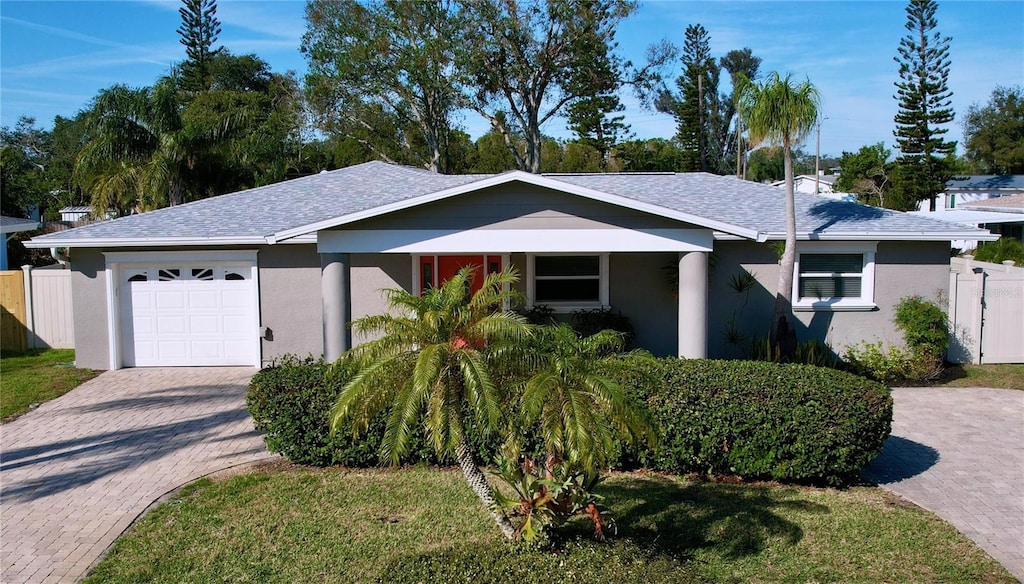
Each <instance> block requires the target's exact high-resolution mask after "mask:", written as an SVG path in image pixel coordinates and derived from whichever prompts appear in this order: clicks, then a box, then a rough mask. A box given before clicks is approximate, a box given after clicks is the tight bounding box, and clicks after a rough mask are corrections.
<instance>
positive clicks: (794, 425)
mask: <svg viewBox="0 0 1024 584" xmlns="http://www.w3.org/2000/svg"><path fill="white" fill-rule="evenodd" d="M327 371H328V366H327V365H325V364H324V363H323V362H319V361H309V360H307V361H299V360H296V359H287V360H284V361H282V362H281V363H279V364H277V365H275V366H273V367H270V368H267V369H264V370H263V371H260V372H259V373H257V374H256V375H255V376H254V377H253V379H252V382H251V383H250V387H249V394H248V398H247V403H248V406H249V411H250V412H251V413H252V416H253V419H254V420H255V423H256V428H257V430H259V431H261V432H263V433H264V434H265V438H266V442H267V446H268V448H269V449H270V450H271V451H273V452H280V453H282V454H284V455H285V456H287V457H288V458H289V459H291V460H292V461H294V462H298V463H302V464H310V465H317V466H327V465H335V464H340V465H346V466H373V465H377V464H379V461H378V459H377V448H378V446H379V445H380V437H381V435H382V434H383V426H384V420H383V418H381V419H379V420H377V421H376V423H374V424H373V425H372V426H371V429H370V431H369V432H368V433H367V434H366V435H365V436H363V437H362V438H361V439H359V440H352V438H351V434H350V433H349V432H347V431H342V432H339V433H338V434H336V435H335V436H330V434H329V432H328V429H327V413H328V411H329V410H330V408H331V406H332V405H333V403H334V401H335V399H336V398H337V395H338V393H339V391H340V389H341V386H342V385H343V383H344V379H343V376H335V378H333V380H332V378H331V377H330V376H328V375H327ZM614 376H615V377H616V378H617V379H618V381H619V382H620V383H621V384H622V385H624V386H625V387H628V388H630V389H631V391H635V392H636V393H637V395H638V397H640V398H641V399H642V401H644V402H646V403H647V405H648V407H650V408H651V411H652V413H653V414H654V417H655V419H656V420H657V421H658V424H659V427H660V430H661V445H660V447H659V448H658V450H657V451H640V452H629V451H624V452H623V453H622V456H621V457H620V467H623V468H630V467H634V466H636V465H642V466H646V467H647V468H650V469H653V470H657V471H662V472H669V473H676V474H685V473H692V472H697V473H713V474H735V475H740V476H744V477H749V478H770V479H776V480H785V481H797V482H814V483H828V484H842V483H844V482H846V481H849V480H850V479H852V478H854V477H856V475H857V473H858V472H859V471H860V469H862V468H863V467H864V466H866V465H867V464H868V463H869V462H870V461H871V459H872V458H874V457H875V455H877V454H878V452H879V451H880V450H881V448H882V444H883V442H884V441H885V439H886V438H887V437H888V436H889V430H890V425H891V420H892V399H891V397H890V395H889V392H888V390H887V389H886V388H885V387H884V386H882V385H881V384H878V383H875V382H873V381H869V380H867V379H864V378H862V377H858V376H855V375H852V374H849V373H845V372H842V371H837V370H834V369H825V368H820V367H813V366H809V365H785V364H777V363H766V362H754V361H706V360H678V359H657V360H651V359H644V358H639V357H634V356H628V355H627V356H623V357H621V358H620V359H619V360H618V361H617V364H616V367H615V373H614ZM470 435H471V442H472V444H473V446H474V448H475V450H476V451H477V453H478V454H479V455H480V457H481V459H482V460H491V457H492V455H493V454H494V452H496V450H497V447H498V444H497V443H496V442H495V441H493V440H492V441H490V442H488V441H485V440H483V439H481V438H480V437H479V433H478V432H474V431H470ZM407 462H410V463H415V462H424V463H428V464H437V463H448V462H450V461H447V460H439V459H438V458H437V456H436V455H435V454H434V452H433V450H432V449H431V448H430V446H429V444H428V443H427V441H426V439H425V438H424V436H423V435H422V434H420V435H418V436H417V437H416V439H415V440H414V446H413V448H412V449H411V451H410V454H409V457H408V459H407Z"/></svg>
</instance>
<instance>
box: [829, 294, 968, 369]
mask: <svg viewBox="0 0 1024 584" xmlns="http://www.w3.org/2000/svg"><path fill="white" fill-rule="evenodd" d="M893 322H894V323H895V324H896V327H897V328H899V329H900V330H901V331H903V342H904V344H905V345H906V348H900V347H889V348H888V349H885V348H883V346H882V343H881V342H874V343H868V342H861V343H859V344H856V345H852V346H849V347H847V348H846V352H845V354H844V356H843V357H844V359H845V361H846V368H847V369H849V370H850V371H852V372H854V373H856V374H858V375H863V376H864V377H868V378H870V379H874V380H876V381H880V382H882V383H886V384H893V383H903V382H907V381H928V380H931V379H935V378H936V377H938V376H939V374H941V373H942V366H943V362H944V356H945V354H946V348H947V347H949V323H948V320H947V318H946V313H945V312H943V310H942V308H940V307H939V306H938V305H937V304H935V303H934V302H932V301H930V300H924V299H923V298H921V297H920V296H908V297H906V298H902V299H901V300H900V301H899V303H897V304H896V315H895V317H894V318H893Z"/></svg>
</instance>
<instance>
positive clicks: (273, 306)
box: [29, 162, 993, 369]
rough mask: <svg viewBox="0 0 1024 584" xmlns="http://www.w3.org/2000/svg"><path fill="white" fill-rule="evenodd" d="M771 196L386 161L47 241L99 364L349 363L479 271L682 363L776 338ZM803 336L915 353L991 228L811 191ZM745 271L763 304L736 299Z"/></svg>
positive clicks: (766, 188)
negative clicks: (346, 356) (394, 322)
mask: <svg viewBox="0 0 1024 584" xmlns="http://www.w3.org/2000/svg"><path fill="white" fill-rule="evenodd" d="M783 209H784V201H783V197H779V194H778V190H777V189H775V188H774V187H772V186H770V185H762V184H757V183H753V182H748V181H743V180H739V179H736V178H732V177H721V176H715V175H711V174H706V173H685V174H678V173H637V174H560V175H558V174H556V175H535V174H528V173H524V172H518V171H513V172H506V173H502V174H496V175H457V176H453V175H442V174H435V173H431V172H427V171H425V170H420V169H415V168H408V167H402V166H396V165H391V164H386V163H382V162H369V163H365V164H360V165H357V166H352V167H349V168H344V169H340V170H335V171H331V172H322V173H320V174H317V175H313V176H308V177H304V178H299V179H294V180H290V181H286V182H281V183H278V184H274V185H268V186H264V187H259V188H254V189H250V190H246V191H241V192H236V193H231V194H226V195H222V196H219V197H213V198H209V199H204V200H201V201H196V202H193V203H188V204H185V205H179V206H175V207H170V208H165V209H160V210H157V211H153V212H150V213H144V214H140V215H133V216H130V217H124V218H120V219H115V220H112V221H106V222H103V223H96V224H92V225H88V226H84V227H79V228H76V229H70V230H67V231H63V232H60V233H54V234H49V235H44V236H40V237H37V238H35V239H33V240H31V242H29V245H30V246H32V247H38V248H58V250H57V251H58V253H61V254H62V255H67V256H68V257H69V258H70V264H71V269H72V271H73V274H72V278H73V301H74V313H75V335H76V338H75V346H76V350H77V361H78V364H79V366H83V367H92V368H98V369H108V368H109V369H117V368H119V367H130V366H188V365H252V366H260V365H261V364H265V363H267V362H269V361H272V360H274V359H275V358H277V357H280V356H281V355H284V354H288V353H295V354H300V355H306V354H310V353H312V354H314V355H324V356H325V357H327V358H328V359H333V358H335V357H337V356H338V355H340V354H341V353H342V352H343V351H345V350H346V349H347V348H348V347H350V346H351V345H352V343H353V342H356V343H358V342H360V339H359V338H355V339H353V338H351V331H350V329H349V328H348V327H347V326H346V324H347V323H348V322H349V321H351V320H353V319H356V318H359V317H362V316H365V315H369V314H377V313H380V312H382V311H384V310H385V309H386V303H385V301H384V299H383V297H382V295H381V293H380V290H381V289H384V288H403V289H405V290H408V291H410V292H412V293H419V292H420V291H421V290H422V289H424V287H427V286H432V285H434V284H436V283H438V282H440V281H443V280H444V279H445V278H446V277H448V276H449V275H450V274H452V273H454V271H456V270H457V269H458V268H459V267H460V266H464V265H469V264H472V265H476V266H480V267H482V269H487V270H497V269H500V268H501V267H503V266H508V265H512V266H515V267H516V268H517V269H518V270H519V272H520V274H521V275H522V279H521V281H520V283H519V284H518V286H519V291H520V292H521V293H522V294H523V296H524V297H525V298H526V302H527V303H528V304H544V305H547V306H549V307H551V308H553V309H554V310H555V311H556V312H557V313H561V314H567V313H569V312H571V311H574V310H587V309H595V308H611V309H614V310H617V311H619V312H621V313H622V314H623V315H625V316H627V317H629V319H630V320H631V323H632V325H633V328H634V329H635V333H636V339H637V344H638V345H640V346H642V347H644V348H647V349H649V350H650V351H652V352H654V353H656V354H661V355H680V356H684V357H706V356H712V357H721V356H729V355H730V354H735V353H736V352H737V351H738V349H737V347H735V346H732V345H731V344H730V338H731V339H732V340H733V341H735V339H736V334H731V335H730V334H727V330H730V329H731V330H732V331H733V333H735V332H736V330H740V331H742V333H743V335H746V336H747V337H748V338H749V337H752V336H754V335H761V334H764V333H765V332H766V331H767V330H768V326H769V324H770V320H771V318H770V315H771V311H772V306H773V302H774V290H775V288H776V281H777V277H778V253H779V252H778V245H777V244H778V242H780V241H782V240H783V239H784V237H785V220H784V212H783ZM796 209H797V224H798V227H797V230H798V239H799V244H798V258H797V259H798V264H797V273H798V276H797V277H796V278H795V283H794V289H793V294H794V305H795V310H796V314H797V319H798V323H797V326H798V334H799V335H800V336H801V337H802V338H807V337H810V336H814V337H817V338H821V339H826V340H827V341H828V342H830V343H832V344H833V345H834V346H841V345H843V344H848V343H854V342H858V341H860V340H862V339H869V340H870V339H876V338H877V339H879V340H883V341H886V342H899V339H900V336H899V334H898V332H897V331H895V330H894V328H893V325H892V315H893V307H894V305H895V304H896V302H897V301H898V300H899V299H900V298H901V297H903V296H907V295H910V294H920V295H923V296H926V297H930V298H935V297H936V296H937V295H939V294H942V293H944V292H945V291H946V290H947V288H948V283H949V242H950V241H951V240H954V239H970V238H977V239H992V238H993V236H991V235H990V234H989V233H988V232H986V231H983V230H979V229H976V228H972V227H963V226H958V225H954V224H950V223H945V222H941V221H934V220H931V219H927V218H921V217H914V216H912V215H907V214H904V213H899V212H895V211H889V210H884V209H878V208H874V207H868V206H864V205H860V204H857V203H848V202H840V201H832V200H827V199H822V198H820V197H816V196H813V195H797V203H796ZM745 273H749V274H751V275H753V276H754V285H753V286H752V287H746V288H741V289H740V291H737V290H736V289H735V288H736V287H735V286H733V285H731V284H734V283H735V281H736V280H737V279H738V278H742V277H743V276H744V274H745Z"/></svg>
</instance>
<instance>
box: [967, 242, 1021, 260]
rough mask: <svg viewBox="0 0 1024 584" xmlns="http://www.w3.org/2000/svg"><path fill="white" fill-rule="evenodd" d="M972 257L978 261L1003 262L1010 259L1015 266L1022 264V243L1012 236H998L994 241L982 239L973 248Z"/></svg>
mask: <svg viewBox="0 0 1024 584" xmlns="http://www.w3.org/2000/svg"><path fill="white" fill-rule="evenodd" d="M974 259H976V260H978V261H979V262H991V263H994V264H1000V263H1003V262H1004V261H1006V260H1010V261H1012V262H1013V263H1014V264H1015V265H1016V266H1017V267H1021V266H1024V244H1021V242H1020V241H1019V240H1017V239H1016V238H1014V237H1000V238H999V239H998V240H996V241H983V242H982V243H981V244H980V245H978V249H976V250H974Z"/></svg>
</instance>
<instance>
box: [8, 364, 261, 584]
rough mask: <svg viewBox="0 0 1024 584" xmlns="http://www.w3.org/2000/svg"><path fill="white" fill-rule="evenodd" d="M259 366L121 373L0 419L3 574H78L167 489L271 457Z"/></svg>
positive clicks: (15, 577)
mask: <svg viewBox="0 0 1024 584" xmlns="http://www.w3.org/2000/svg"><path fill="white" fill-rule="evenodd" d="M254 371H255V370H254V369H252V368H239V367H230V368H228V367H223V368H214V367H209V368H207V367H204V368H175V369H125V370H121V371H111V372H107V373H104V374H103V375H100V376H99V377H97V378H95V379H93V380H91V381H89V382H87V383H85V384H83V385H81V386H80V387H78V388H76V389H74V390H73V391H71V392H70V393H68V394H66V395H64V396H62V397H60V398H57V399H55V400H53V401H50V402H47V403H45V404H43V405H42V406H40V407H39V408H38V409H37V410H35V411H33V412H30V413H28V414H26V415H25V416H22V417H21V418H18V419H17V420H15V421H13V422H11V423H9V424H4V425H3V426H0V582H4V583H8V584H9V583H17V582H33V583H36V582H77V581H78V580H80V579H81V578H82V577H84V576H85V574H86V573H87V572H88V570H89V568H90V567H91V566H92V565H93V564H94V563H95V562H96V561H97V560H98V559H99V558H100V556H101V555H102V554H103V552H104V551H105V550H106V549H107V547H108V546H109V545H110V544H111V543H113V542H114V540H115V539H117V537H118V536H119V535H120V534H121V533H122V532H123V531H124V530H125V529H126V528H127V527H128V526H129V525H131V523H132V522H133V521H134V520H135V519H136V517H138V516H139V514H140V513H142V512H143V511H144V510H145V509H146V508H147V507H148V506H149V505H150V504H151V503H153V501H155V500H156V499H158V498H159V497H161V496H162V495H164V494H166V493H167V492H169V491H172V490H174V489H175V488H177V487H180V486H181V485H183V484H185V483H187V482H189V481H191V480H194V479H196V478H199V477H201V476H204V475H206V474H209V473H211V472H214V471H217V470H221V469H224V468H227V467H231V466H235V465H239V464H244V463H248V462H253V461H256V460H259V459H261V458H266V457H268V456H270V455H269V454H268V453H267V451H266V448H265V447H264V444H263V440H262V438H261V437H260V436H259V434H257V433H256V432H255V431H254V430H253V425H252V418H251V417H250V416H249V413H248V411H247V410H246V409H245V390H246V385H247V383H248V381H249V378H250V377H251V376H252V374H253V373H254Z"/></svg>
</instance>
